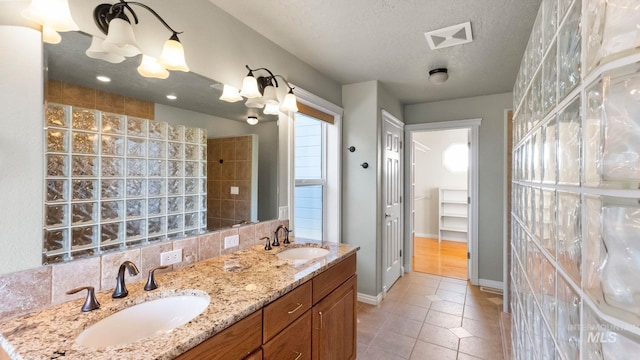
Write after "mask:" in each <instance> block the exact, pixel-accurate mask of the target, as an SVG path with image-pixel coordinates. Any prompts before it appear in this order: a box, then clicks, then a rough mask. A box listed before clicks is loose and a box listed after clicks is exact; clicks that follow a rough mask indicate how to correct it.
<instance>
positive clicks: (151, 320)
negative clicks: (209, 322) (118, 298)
mask: <svg viewBox="0 0 640 360" xmlns="http://www.w3.org/2000/svg"><path fill="white" fill-rule="evenodd" d="M210 301H211V300H210V298H209V296H206V295H205V296H196V295H179V296H171V297H166V298H162V299H157V300H151V301H147V302H143V303H141V304H138V305H134V306H131V307H128V308H126V309H124V310H121V311H118V312H117V313H115V314H113V315H111V316H109V317H106V318H104V319H102V320H100V321H98V322H97V323H95V324H93V325H91V326H90V327H88V328H86V329H85V330H84V331H83V332H81V333H80V335H78V337H77V338H76V342H77V343H78V344H79V345H82V346H87V347H105V346H115V345H126V344H129V343H132V342H134V341H136V340H140V339H144V338H147V337H151V336H155V335H159V334H163V333H167V332H169V331H171V330H173V329H175V328H177V327H178V326H181V325H184V324H186V323H188V322H189V321H190V320H191V319H193V318H195V317H196V316H198V315H200V314H201V313H202V312H203V311H204V310H205V309H206V308H207V306H209V302H210Z"/></svg>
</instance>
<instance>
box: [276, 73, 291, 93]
mask: <svg viewBox="0 0 640 360" xmlns="http://www.w3.org/2000/svg"><path fill="white" fill-rule="evenodd" d="M276 76H277V77H279V78H281V79H282V81H284V83H285V84H286V85H287V87H288V88H289V92H290V93H293V89H294V87H292V86H291V84H289V82H288V81H287V79H285V78H284V76H282V75H274V76H273V77H274V81H275V77H276ZM276 84H277V83H276Z"/></svg>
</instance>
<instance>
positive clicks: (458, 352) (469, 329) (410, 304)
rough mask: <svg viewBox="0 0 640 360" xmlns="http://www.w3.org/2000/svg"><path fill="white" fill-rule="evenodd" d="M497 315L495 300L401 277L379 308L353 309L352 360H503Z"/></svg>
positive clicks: (437, 281)
mask: <svg viewBox="0 0 640 360" xmlns="http://www.w3.org/2000/svg"><path fill="white" fill-rule="evenodd" d="M501 311H502V296H501V295H496V294H492V293H488V292H484V291H481V290H480V288H479V287H477V286H472V285H470V284H468V283H467V282H465V281H463V280H458V279H453V278H446V277H441V276H436V275H429V274H422V273H416V272H412V273H406V274H405V275H404V276H403V277H402V278H400V279H399V280H398V281H397V282H396V284H395V285H394V286H393V287H392V288H391V290H390V291H389V293H388V294H387V296H386V298H385V299H384V300H383V301H382V303H381V304H380V305H379V306H372V305H369V304H365V303H361V302H360V303H358V359H361V360H400V359H410V360H431V359H433V360H449V359H450V360H456V359H457V360H473V359H492V360H499V359H503V350H502V340H501V335H500V327H499V325H498V324H499V316H500V312H501Z"/></svg>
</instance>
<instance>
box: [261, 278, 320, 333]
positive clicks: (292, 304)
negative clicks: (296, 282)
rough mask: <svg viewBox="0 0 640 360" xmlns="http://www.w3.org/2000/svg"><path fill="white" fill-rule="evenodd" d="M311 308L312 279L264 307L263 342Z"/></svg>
mask: <svg viewBox="0 0 640 360" xmlns="http://www.w3.org/2000/svg"><path fill="white" fill-rule="evenodd" d="M310 308H311V281H307V282H306V283H304V284H302V285H300V286H298V287H297V288H295V289H293V290H292V291H290V292H289V293H288V294H286V295H283V296H282V297H281V298H279V299H278V300H276V301H274V302H272V303H271V304H269V305H267V306H265V307H264V312H263V316H264V317H263V322H262V323H263V326H264V331H263V342H264V343H266V342H267V341H269V340H271V338H273V337H274V336H276V335H277V334H278V333H279V332H280V331H282V329H284V328H286V327H287V326H288V325H289V324H291V323H292V322H293V321H294V320H296V319H297V318H299V317H300V316H301V315H302V314H304V312H305V311H307V310H309V309H310Z"/></svg>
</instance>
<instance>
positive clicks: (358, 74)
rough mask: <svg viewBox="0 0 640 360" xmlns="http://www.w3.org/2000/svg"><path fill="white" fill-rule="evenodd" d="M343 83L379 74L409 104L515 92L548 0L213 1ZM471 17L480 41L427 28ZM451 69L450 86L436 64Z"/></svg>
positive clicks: (362, 79) (446, 24)
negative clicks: (435, 73) (436, 41)
mask: <svg viewBox="0 0 640 360" xmlns="http://www.w3.org/2000/svg"><path fill="white" fill-rule="evenodd" d="M210 1H211V3H213V4H214V5H216V6H218V7H220V8H221V9H223V10H224V11H226V12H227V13H229V14H230V15H232V16H234V17H235V18H237V19H238V20H240V21H241V22H243V23H245V24H246V25H248V26H250V27H251V28H253V29H254V30H256V31H257V32H259V33H261V34H262V35H264V36H266V37H267V38H269V39H270V40H272V41H273V42H274V43H276V44H278V45H280V46H281V47H282V48H284V49H286V50H287V51H288V52H290V53H292V54H293V55H295V56H297V57H298V58H300V59H301V60H302V61H304V62H306V63H308V64H309V65H311V66H312V67H314V68H315V69H317V70H318V71H320V72H321V73H323V74H325V75H327V76H329V77H330V78H332V79H334V80H336V81H338V82H339V83H341V84H351V83H358V82H362V81H369V80H379V81H380V82H381V83H382V84H383V85H384V86H385V87H386V88H387V90H389V91H390V92H391V93H392V94H394V95H395V96H396V97H398V99H400V101H401V102H402V103H403V104H414V103H421V102H429V101H437V100H445V99H454V98H462V97H470V96H478V95H486V94H495V93H502V92H509V91H511V90H512V89H513V84H514V82H515V79H516V75H517V71H518V68H519V66H520V61H521V59H522V55H523V53H524V49H525V46H526V43H527V40H528V37H529V33H530V32H531V28H532V27H533V22H534V20H535V16H536V13H537V10H538V8H539V6H540V2H541V0H466V1H465V0H323V1H308V0H307V1H302V0H269V1H264V0H243V1H238V0H210ZM467 21H470V22H471V29H472V32H473V42H471V43H468V44H464V45H460V46H453V47H449V48H445V49H440V50H430V49H429V46H428V44H427V41H426V39H425V36H424V33H425V32H429V31H432V30H436V29H440V28H444V27H448V26H452V25H456V24H460V23H464V22H467ZM437 67H447V68H448V69H449V75H450V77H449V80H448V81H447V82H446V83H444V84H442V85H434V84H431V83H429V82H428V81H427V77H428V76H427V75H428V74H427V73H428V71H429V70H430V69H433V68H437Z"/></svg>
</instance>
